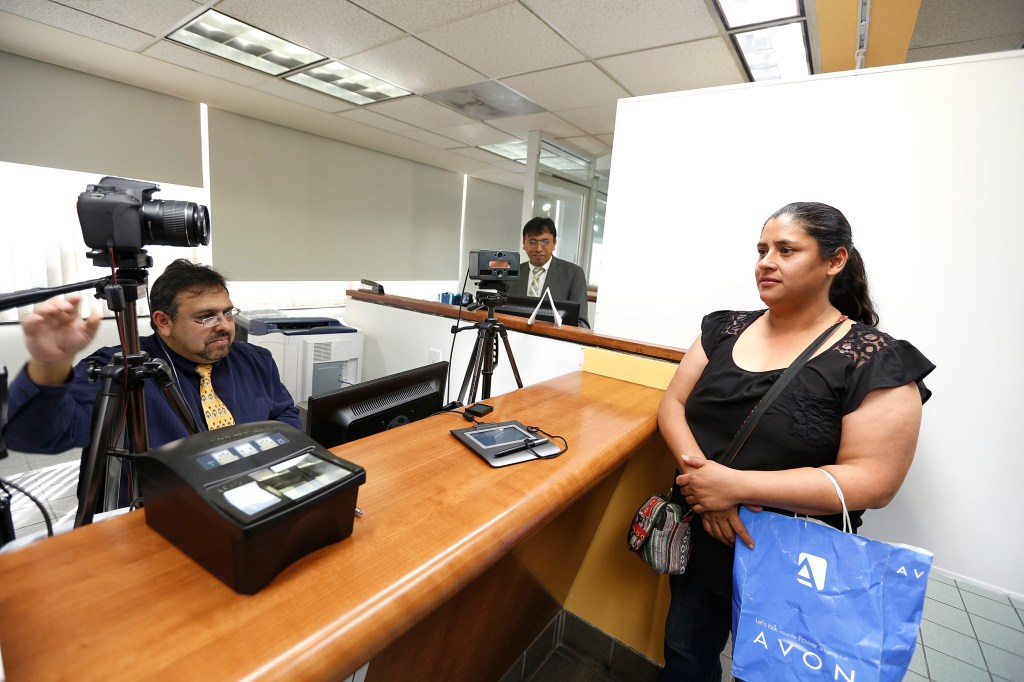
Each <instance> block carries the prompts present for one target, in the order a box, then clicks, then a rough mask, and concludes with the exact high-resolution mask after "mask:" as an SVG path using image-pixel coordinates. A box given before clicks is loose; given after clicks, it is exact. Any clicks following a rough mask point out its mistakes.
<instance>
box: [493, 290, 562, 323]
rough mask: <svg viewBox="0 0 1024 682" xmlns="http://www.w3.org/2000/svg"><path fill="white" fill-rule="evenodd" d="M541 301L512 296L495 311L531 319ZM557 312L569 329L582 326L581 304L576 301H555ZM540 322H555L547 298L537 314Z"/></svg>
mask: <svg viewBox="0 0 1024 682" xmlns="http://www.w3.org/2000/svg"><path fill="white" fill-rule="evenodd" d="M539 301H540V299H539V298H535V297H533V296H516V295H514V294H510V295H509V297H508V303H506V304H504V305H499V306H498V307H496V308H495V309H494V312H496V313H503V314H505V315H516V316H518V317H529V316H530V315H533V311H534V309H536V307H537V303H538V302H539ZM555 310H557V311H558V314H559V315H561V316H562V324H564V325H565V326H567V327H578V326H579V324H580V304H579V303H577V302H576V301H557V300H556V301H555ZM537 319H538V320H544V321H545V322H554V321H555V316H554V315H552V314H551V302H550V301H548V300H547V298H546V297H545V299H544V305H542V306H541V307H540V311H539V312H538V313H537Z"/></svg>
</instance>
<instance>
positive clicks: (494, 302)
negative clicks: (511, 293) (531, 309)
mask: <svg viewBox="0 0 1024 682" xmlns="http://www.w3.org/2000/svg"><path fill="white" fill-rule="evenodd" d="M491 284H492V285H493V286H494V288H491V289H480V290H478V291H477V292H476V302H475V303H473V304H471V305H470V306H469V307H468V308H467V310H480V309H481V308H487V318H488V319H494V309H495V308H497V307H498V306H502V305H505V304H506V303H508V286H507V285H506V284H505V283H504V282H491ZM498 285H500V288H499V286H498Z"/></svg>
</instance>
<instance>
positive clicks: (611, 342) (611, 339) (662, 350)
mask: <svg viewBox="0 0 1024 682" xmlns="http://www.w3.org/2000/svg"><path fill="white" fill-rule="evenodd" d="M346 294H347V295H348V296H349V297H350V298H353V299H355V300H357V301H366V302H367V303H376V304H378V305H386V306H390V307H392V308H401V309H403V310H415V311H418V312H421V313H428V314H430V315H440V316H442V317H450V318H452V319H455V318H456V317H457V316H458V314H459V307H458V306H455V305H448V304H447V303H435V302H433V301H424V300H421V299H418V298H406V297H404V296H390V295H387V294H371V293H369V292H367V291H359V290H352V289H350V290H348V291H347V292H346ZM485 317H486V311H485V310H477V311H474V312H469V311H468V310H466V309H465V308H463V309H462V319H463V320H464V321H466V322H479V321H480V320H482V319H484V318H485ZM495 317H496V318H497V319H498V320H500V321H501V322H502V323H504V325H505V326H506V327H508V328H509V329H514V330H515V331H517V332H521V333H523V334H533V335H536V336H548V337H551V338H555V339H562V340H565V341H572V342H574V343H579V344H582V345H584V346H594V347H596V348H606V349H608V350H614V351H621V352H624V353H632V354H634V355H642V356H646V357H651V358H657V359H659V360H670V361H672V362H679V361H680V360H682V359H683V352H684V351H683V349H681V348H673V347H671V346H659V345H657V344H653V343H644V342H642V341H635V340H632V339H622V338H619V337H617V336H605V335H604V334H599V333H597V332H594V331H592V330H590V329H583V328H581V327H561V328H559V327H556V326H555V325H554V324H552V323H551V322H544V321H543V320H538V321H535V322H534V323H533V324H532V325H530V324H527V323H526V320H527V318H525V317H517V316H515V315H503V314H501V313H497V314H496V315H495Z"/></svg>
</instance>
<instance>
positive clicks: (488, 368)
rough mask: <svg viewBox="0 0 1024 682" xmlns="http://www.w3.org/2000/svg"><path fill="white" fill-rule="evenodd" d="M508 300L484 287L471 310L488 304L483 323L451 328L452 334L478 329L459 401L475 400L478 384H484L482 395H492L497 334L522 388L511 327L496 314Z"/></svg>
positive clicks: (483, 396) (499, 293)
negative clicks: (510, 334)
mask: <svg viewBox="0 0 1024 682" xmlns="http://www.w3.org/2000/svg"><path fill="white" fill-rule="evenodd" d="M506 300H507V299H506V298H505V295H504V294H502V293H501V292H497V291H488V290H485V289H481V290H480V291H479V292H478V294H477V302H476V303H474V304H473V305H471V306H470V307H469V309H470V310H479V309H480V308H482V307H484V306H486V307H487V316H486V317H485V318H484V319H483V320H481V321H480V322H477V323H476V324H473V325H469V326H467V327H452V333H453V334H457V333H458V332H461V331H465V330H467V329H476V330H477V333H476V343H475V344H474V346H473V354H472V355H471V356H470V360H469V365H468V366H467V367H466V376H465V378H464V379H463V380H462V390H460V391H459V397H458V400H459V402H461V403H462V404H463V405H470V404H472V403H475V402H476V391H477V386H478V384H482V386H481V388H482V390H481V398H482V399H484V400H486V399H487V398H490V397H491V377H492V376H493V374H494V363H495V361H496V360H497V359H498V336H501V341H502V343H504V345H505V355H506V356H508V362H509V366H510V367H512V374H513V375H514V376H515V378H516V386H517V387H519V388H522V387H523V380H522V379H521V378H520V377H519V368H518V367H517V366H516V359H515V356H514V355H512V347H511V346H510V345H509V343H508V329H507V328H506V327H505V325H504V324H503V323H502V322H499V321H498V319H497V318H496V317H494V308H495V307H497V306H499V305H501V304H502V303H504V302H505V301H506Z"/></svg>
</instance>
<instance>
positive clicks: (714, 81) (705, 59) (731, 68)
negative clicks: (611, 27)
mask: <svg viewBox="0 0 1024 682" xmlns="http://www.w3.org/2000/svg"><path fill="white" fill-rule="evenodd" d="M598 63H599V64H601V66H602V67H604V68H605V69H607V70H608V73H610V74H612V76H614V77H615V78H616V79H617V80H618V81H619V82H620V83H622V84H623V85H625V86H626V87H627V88H629V89H630V91H632V92H633V93H634V94H636V95H653V94H656V93H661V92H678V91H680V90H692V89H694V88H708V87H712V86H715V85H732V84H735V83H745V82H747V78H746V76H745V75H744V73H743V71H741V70H740V67H739V65H738V64H737V63H736V60H735V59H734V58H733V53H732V50H730V49H729V45H728V43H727V42H726V39H725V38H708V39H707V40H698V41H697V42H693V43H684V44H682V45H671V46H669V47H659V48H656V49H653V50H646V51H644V52H633V53H632V54H624V55H620V56H618V57H608V58H607V59H600V60H598Z"/></svg>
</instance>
